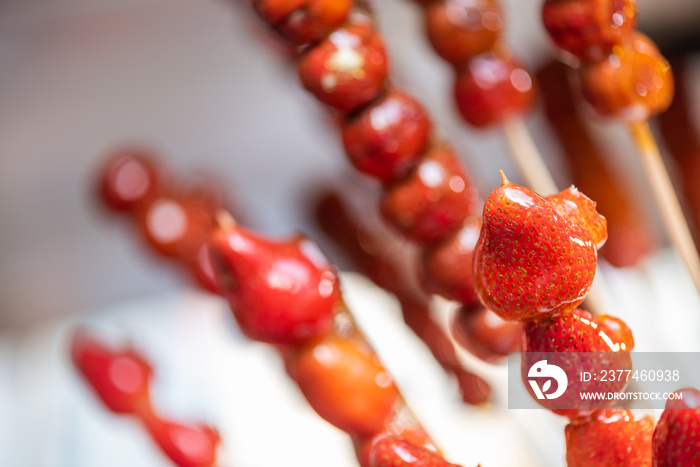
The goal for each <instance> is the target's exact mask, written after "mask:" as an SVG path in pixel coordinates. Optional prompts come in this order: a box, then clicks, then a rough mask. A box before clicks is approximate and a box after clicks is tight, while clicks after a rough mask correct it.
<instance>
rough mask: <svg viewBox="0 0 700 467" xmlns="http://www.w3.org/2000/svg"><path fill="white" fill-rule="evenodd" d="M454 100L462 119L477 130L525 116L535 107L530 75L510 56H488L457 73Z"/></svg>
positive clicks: (474, 59)
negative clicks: (524, 114)
mask: <svg viewBox="0 0 700 467" xmlns="http://www.w3.org/2000/svg"><path fill="white" fill-rule="evenodd" d="M454 92H455V100H456V102H457V110H459V112H460V114H461V115H462V118H464V120H465V121H466V122H467V123H469V124H470V125H473V126H475V127H477V128H484V127H488V126H491V125H496V124H501V123H503V122H504V121H506V120H507V119H509V118H511V117H514V116H518V115H522V114H523V113H525V112H527V111H528V110H529V109H530V108H531V107H532V105H533V104H534V103H535V95H536V91H535V86H534V83H533V80H532V77H531V76H530V74H529V73H528V72H527V70H525V68H523V67H522V66H521V65H520V64H519V63H518V62H517V61H516V60H515V59H514V58H513V57H512V55H511V54H510V53H501V52H498V53H497V52H496V51H492V52H485V53H483V54H481V55H479V56H477V57H474V58H473V59H472V60H470V61H469V62H467V63H466V64H465V65H464V66H462V67H461V68H460V69H459V70H458V71H457V79H456V80H455V87H454Z"/></svg>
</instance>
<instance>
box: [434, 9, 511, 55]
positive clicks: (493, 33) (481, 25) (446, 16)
mask: <svg viewBox="0 0 700 467" xmlns="http://www.w3.org/2000/svg"><path fill="white" fill-rule="evenodd" d="M425 27H426V31H427V33H428V39H429V40H430V43H431V44H432V45H433V48H434V49H435V51H436V52H437V53H438V55H440V56H441V57H442V58H444V59H445V60H447V61H448V62H450V63H451V64H453V65H460V64H462V63H465V62H467V61H468V60H470V59H471V58H473V57H475V56H477V55H479V54H481V53H484V52H488V51H489V50H491V49H492V48H493V46H494V45H495V44H496V42H497V41H498V39H499V37H500V35H501V30H502V29H503V19H502V18H501V8H500V6H499V5H498V2H497V1H496V0H439V1H436V2H434V3H433V4H432V5H429V6H428V7H426V10H425Z"/></svg>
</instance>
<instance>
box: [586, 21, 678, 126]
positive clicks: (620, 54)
mask: <svg viewBox="0 0 700 467" xmlns="http://www.w3.org/2000/svg"><path fill="white" fill-rule="evenodd" d="M578 76H579V79H580V81H581V92H582V93H583V98H584V100H585V101H586V102H587V103H588V105H589V106H590V107H591V108H592V109H593V110H594V111H595V112H597V113H598V114H600V115H601V116H603V117H612V118H621V119H623V120H625V121H630V122H635V121H641V120H646V119H648V118H649V117H651V116H653V115H656V114H658V113H661V112H663V111H664V110H666V109H667V108H668V106H669V105H670V104H671V100H672V99H673V73H672V72H671V67H670V65H669V64H668V62H667V61H666V59H665V58H664V57H663V55H661V53H660V52H659V49H658V48H657V47H656V45H655V44H654V43H653V42H652V41H651V40H649V38H648V37H646V36H644V35H643V34H640V33H637V34H635V35H634V37H633V38H632V40H631V42H630V44H629V45H627V46H624V47H623V46H619V47H615V49H614V50H613V53H612V54H610V55H609V56H608V57H606V58H604V59H603V60H600V61H597V62H594V63H590V64H586V65H584V66H582V67H580V68H579V69H578Z"/></svg>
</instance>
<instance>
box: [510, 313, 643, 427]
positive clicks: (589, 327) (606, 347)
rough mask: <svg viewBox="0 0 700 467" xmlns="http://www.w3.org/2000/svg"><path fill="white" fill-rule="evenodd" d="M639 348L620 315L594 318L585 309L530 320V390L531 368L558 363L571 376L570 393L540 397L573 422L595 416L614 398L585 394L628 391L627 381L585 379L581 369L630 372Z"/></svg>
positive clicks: (526, 366)
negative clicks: (635, 349) (586, 397)
mask: <svg viewBox="0 0 700 467" xmlns="http://www.w3.org/2000/svg"><path fill="white" fill-rule="evenodd" d="M633 347H634V340H633V339H632V332H631V331H630V330H629V328H628V327H627V325H625V323H624V322H622V321H621V320H619V319H616V318H612V317H609V316H602V317H601V318H594V317H593V316H591V314H590V313H588V312H587V311H584V310H580V309H576V310H574V311H573V312H570V313H564V314H557V315H555V316H552V317H549V318H545V319H540V320H534V321H530V322H528V323H526V324H525V327H524V332H523V352H527V353H526V354H523V355H524V357H523V360H522V377H523V382H524V383H525V387H526V388H527V389H528V392H530V394H532V395H533V397H534V389H533V390H531V389H532V387H531V385H530V384H529V378H530V377H531V376H533V374H532V371H533V370H532V368H533V365H535V364H536V363H537V362H540V361H541V360H543V359H546V360H549V362H548V363H549V364H554V365H557V366H559V367H560V368H561V369H562V370H564V372H565V373H566V376H567V378H568V386H567V389H566V392H565V393H564V394H563V395H561V396H560V397H558V398H555V399H547V400H538V402H539V403H540V404H541V405H542V406H544V407H545V408H547V409H550V410H552V412H554V413H556V414H558V415H564V416H567V417H569V418H570V419H572V420H580V419H582V418H585V417H588V416H590V415H591V414H592V413H593V412H594V411H595V410H596V409H602V408H605V407H608V406H609V405H610V404H611V401H609V400H602V401H601V400H591V401H587V400H582V399H580V393H581V392H588V393H611V392H612V393H615V392H619V391H622V390H624V388H625V386H626V385H627V380H626V379H624V378H623V379H622V380H617V379H608V378H605V379H603V378H601V379H600V380H596V381H593V382H584V381H581V378H580V372H581V370H582V369H584V368H585V369H586V371H590V372H591V373H595V374H601V373H602V371H604V370H610V369H615V370H623V371H624V370H631V369H632V360H631V358H630V355H629V352H630V351H631V350H632V348H633Z"/></svg>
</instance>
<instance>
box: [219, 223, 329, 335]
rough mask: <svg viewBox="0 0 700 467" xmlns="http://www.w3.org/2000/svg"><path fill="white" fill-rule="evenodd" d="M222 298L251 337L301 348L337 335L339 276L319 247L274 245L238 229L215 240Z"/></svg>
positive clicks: (302, 242)
mask: <svg viewBox="0 0 700 467" xmlns="http://www.w3.org/2000/svg"><path fill="white" fill-rule="evenodd" d="M210 246H211V253H212V259H213V263H214V267H215V271H216V277H217V283H218V285H219V288H220V292H221V294H222V295H223V296H224V297H225V298H226V299H228V301H229V304H230V305H231V309H232V310H233V314H234V316H235V317H236V320H237V321H238V324H239V325H240V327H241V330H242V331H243V332H244V333H245V334H246V335H247V336H248V337H250V338H251V339H255V340H260V341H263V342H269V343H272V344H290V345H297V344H300V343H303V342H306V341H309V340H311V339H314V338H317V337H319V336H322V335H324V334H327V333H328V332H330V331H331V329H332V327H333V317H334V308H335V307H336V305H337V304H338V303H339V300H340V291H339V284H338V277H337V275H336V273H335V270H334V268H333V267H332V266H331V265H330V264H329V263H328V261H327V260H326V257H325V256H324V255H323V253H322V252H321V251H320V250H319V249H318V247H317V246H316V244H315V243H313V242H312V241H311V240H309V239H308V238H306V237H304V236H301V235H298V236H296V237H294V238H292V239H290V240H283V241H273V240H268V239H266V238H263V237H259V236H257V235H255V234H253V233H252V232H249V231H246V230H244V229H242V228H240V227H238V226H235V225H233V226H230V227H221V228H217V229H216V230H214V231H213V233H212V236H211V243H210Z"/></svg>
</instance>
